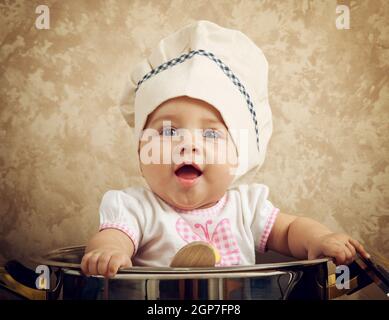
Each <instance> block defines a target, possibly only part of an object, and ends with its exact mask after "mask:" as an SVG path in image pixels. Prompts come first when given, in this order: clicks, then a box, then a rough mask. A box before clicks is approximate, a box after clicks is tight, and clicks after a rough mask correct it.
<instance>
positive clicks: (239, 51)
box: [120, 20, 272, 181]
mask: <svg viewBox="0 0 389 320" xmlns="http://www.w3.org/2000/svg"><path fill="white" fill-rule="evenodd" d="M267 76H268V64H267V60H266V58H265V56H264V54H263V53H262V51H261V50H260V49H259V48H258V47H257V46H256V45H255V43H254V42H253V41H252V40H250V39H249V38H248V37H247V36H246V35H245V34H243V33H242V32H240V31H237V30H232V29H227V28H223V27H220V26H219V25H217V24H215V23H212V22H209V21H204V20H202V21H196V22H194V23H191V24H189V25H187V26H185V27H183V28H182V29H180V30H178V31H176V32H174V33H173V34H171V35H169V36H168V37H166V38H164V39H162V40H161V41H160V42H159V43H158V45H157V47H156V48H154V50H152V52H151V54H150V55H149V56H148V57H147V58H145V59H144V60H142V61H141V62H140V63H138V64H137V65H136V66H135V67H134V68H133V70H132V72H131V74H130V77H129V79H128V80H127V81H126V85H125V89H124V92H123V95H122V98H121V101H120V110H121V112H122V114H123V116H124V118H125V120H126V121H127V123H128V124H129V125H130V127H132V128H134V134H135V140H136V147H137V150H138V147H139V140H140V137H141V132H142V130H143V129H144V125H145V123H146V120H147V116H148V115H149V114H150V113H151V112H153V111H154V110H155V109H156V108H157V107H158V106H159V105H161V104H162V103H163V102H165V101H166V100H169V99H171V98H174V97H179V96H188V97H191V98H196V99H200V100H203V101H205V102H207V103H209V104H210V105H212V106H214V107H215V108H216V109H217V110H218V111H219V112H220V114H221V116H222V118H223V120H224V122H225V124H226V126H227V128H228V130H229V131H230V132H234V133H235V136H234V135H232V140H233V142H234V143H235V146H236V148H237V151H238V161H239V167H238V168H239V169H238V171H237V174H236V176H235V179H234V181H236V180H237V178H238V177H240V176H242V175H244V174H245V173H247V172H248V171H251V172H253V170H254V172H256V170H257V169H258V168H259V167H260V166H261V165H262V163H263V161H264V159H265V153H266V148H267V144H268V142H269V139H270V136H271V134H272V114H271V110H270V106H269V102H268V93H267ZM134 115H135V117H134ZM242 129H243V130H242ZM239 132H240V133H242V132H246V133H247V134H246V135H245V134H243V135H242V134H240V135H239V134H236V133H239ZM244 137H246V139H244ZM138 161H139V159H138ZM138 164H139V163H138Z"/></svg>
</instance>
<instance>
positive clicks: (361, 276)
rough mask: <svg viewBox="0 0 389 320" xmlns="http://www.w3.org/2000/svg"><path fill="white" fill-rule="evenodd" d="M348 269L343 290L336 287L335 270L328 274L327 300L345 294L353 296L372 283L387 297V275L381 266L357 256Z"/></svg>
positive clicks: (388, 283) (388, 285) (388, 292)
mask: <svg viewBox="0 0 389 320" xmlns="http://www.w3.org/2000/svg"><path fill="white" fill-rule="evenodd" d="M348 267H349V270H350V280H349V281H348V282H346V283H344V287H345V288H344V289H338V287H337V286H336V273H335V270H334V271H333V272H329V275H328V282H327V294H328V298H329V299H335V298H338V297H340V296H343V295H345V294H346V295H350V294H353V293H355V292H357V291H359V290H361V289H363V288H364V287H366V286H367V285H369V284H371V283H373V282H374V283H375V284H377V285H378V286H379V287H380V288H381V290H382V291H383V292H384V293H385V294H386V295H387V296H388V297H389V273H388V272H387V271H386V270H385V269H384V268H383V267H382V266H380V265H378V264H376V263H375V262H373V260H372V259H366V258H363V257H362V256H358V258H357V259H356V260H355V261H354V262H353V263H351V264H350V265H349V266H348ZM329 269H330V268H329ZM332 269H333V268H332ZM346 288H347V289H346Z"/></svg>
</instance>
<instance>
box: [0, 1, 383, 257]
mask: <svg viewBox="0 0 389 320" xmlns="http://www.w3.org/2000/svg"><path fill="white" fill-rule="evenodd" d="M342 3H346V4H348V5H349V6H350V9H351V29H350V30H337V29H336V28H335V19H336V16H337V15H336V13H335V7H336V5H337V1H330V0H328V1H270V0H268V1H254V0H253V1H249V0H247V1H220V0H213V1H209V2H208V1H190V2H189V1H183V0H175V1H144V0H142V1H120V2H119V1H44V2H43V1H1V2H0V41H1V51H0V70H1V71H0V108H1V109H0V221H1V222H0V256H1V255H3V257H4V258H7V259H8V258H15V257H16V258H23V257H26V256H28V255H30V254H33V253H36V252H39V251H46V250H50V249H54V248H57V247H63V246H69V245H77V244H83V243H85V241H86V240H87V238H89V237H90V236H91V235H92V234H93V233H94V232H95V231H96V230H97V227H98V206H99V203H100V199H101V197H102V195H103V193H104V192H105V191H107V190H108V189H120V188H124V187H126V186H129V185H134V184H136V185H139V184H141V180H140V179H139V178H138V177H137V170H136V166H135V162H134V161H133V159H134V157H135V153H134V151H133V150H132V146H133V140H132V137H131V134H130V130H129V128H127V126H126V124H125V122H124V120H123V119H122V118H121V115H120V113H119V109H118V108H117V105H116V104H117V101H118V95H119V93H120V91H121V89H122V86H123V81H124V78H125V75H126V73H128V72H129V70H130V68H131V66H132V65H133V63H135V62H136V61H138V60H139V59H140V57H141V56H142V55H144V54H146V53H148V52H149V50H150V48H151V47H152V46H154V45H155V44H156V43H157V42H158V40H160V39H161V38H162V37H165V36H166V35H168V34H169V33H171V32H173V31H175V30H177V29H178V28H180V27H182V26H184V25H185V24H188V23H190V22H192V21H194V20H197V19H206V20H211V21H213V22H215V23H218V24H220V25H222V26H225V27H229V28H236V29H239V30H241V31H242V32H244V33H246V34H247V35H248V36H249V37H250V38H252V39H253V40H254V41H255V42H256V43H257V44H258V46H260V47H261V48H262V50H263V51H264V53H265V55H266V56H267V58H268V61H269V64H270V70H269V94H270V102H271V106H272V110H273V114H274V135H273V138H272V140H271V142H270V146H269V150H268V155H267V159H266V161H265V165H264V166H263V167H262V169H261V171H260V172H259V174H258V176H257V177H256V181H258V182H263V183H266V184H267V185H269V187H270V192H271V193H270V198H271V200H272V202H273V203H274V204H275V205H277V206H278V207H280V208H281V210H282V211H285V212H289V213H294V214H298V215H307V216H311V217H314V218H316V219H317V220H319V221H321V222H323V223H325V224H327V225H328V226H330V227H332V228H334V230H344V231H346V232H348V233H350V234H351V235H352V236H354V237H356V238H358V239H359V240H361V241H362V242H363V243H364V244H365V245H366V246H367V247H368V248H369V249H373V250H376V251H377V252H379V253H380V254H383V255H385V256H387V257H388V256H389V236H388V235H389V193H388V187H389V166H388V155H389V144H388V143H389V138H388V129H389V126H388V115H389V109H388V101H389V90H388V86H389V82H388V75H389V65H388V62H389V50H388V48H389V25H388V21H389V5H388V3H387V1H385V0H381V1H379V0H371V1H344V2H342ZM38 4H47V5H48V6H49V7H50V10H51V11H50V18H51V28H50V30H38V29H36V28H35V26H34V22H35V18H36V17H37V15H36V14H35V7H36V6H37V5H38Z"/></svg>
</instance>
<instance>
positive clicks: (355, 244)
mask: <svg viewBox="0 0 389 320" xmlns="http://www.w3.org/2000/svg"><path fill="white" fill-rule="evenodd" d="M349 242H350V243H351V244H352V246H353V247H354V248H355V250H356V251H357V252H358V253H359V254H360V255H362V257H364V258H366V259H370V254H368V253H367V251H366V250H365V248H364V247H363V245H361V244H360V243H359V241H358V240H355V239H351V238H350V239H349Z"/></svg>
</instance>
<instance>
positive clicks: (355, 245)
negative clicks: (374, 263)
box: [308, 233, 370, 265]
mask: <svg viewBox="0 0 389 320" xmlns="http://www.w3.org/2000/svg"><path fill="white" fill-rule="evenodd" d="M357 253H359V254H360V255H362V256H363V257H364V258H370V255H369V254H368V253H367V252H366V250H365V249H364V247H363V246H362V245H361V244H360V243H359V242H358V241H357V240H355V239H352V238H351V237H349V236H348V235H346V234H341V233H330V234H326V235H324V236H320V237H317V238H315V239H313V240H312V241H311V242H310V244H309V246H308V259H316V258H322V257H332V258H334V259H335V264H336V265H340V264H350V263H351V262H353V261H354V259H355V256H356V254H357Z"/></svg>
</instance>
